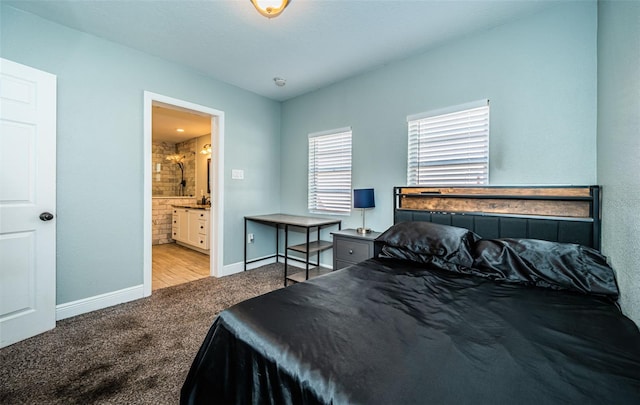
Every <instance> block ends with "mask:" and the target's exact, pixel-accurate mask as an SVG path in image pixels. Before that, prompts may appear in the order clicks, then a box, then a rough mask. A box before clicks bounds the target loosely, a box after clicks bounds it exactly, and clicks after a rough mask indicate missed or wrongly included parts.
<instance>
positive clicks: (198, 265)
mask: <svg viewBox="0 0 640 405" xmlns="http://www.w3.org/2000/svg"><path fill="white" fill-rule="evenodd" d="M211 118H212V117H211V115H208V114H202V113H199V112H196V111H192V110H187V109H184V108H180V107H176V106H172V105H169V104H164V103H160V102H154V103H153V111H152V182H151V184H152V289H153V290H156V289H159V288H164V287H169V286H172V285H176V284H180V283H183V282H188V281H193V280H196V279H199V278H204V277H208V276H209V274H210V270H209V269H210V262H209V260H210V251H211V249H210V240H209V239H210V238H209V235H208V230H209V229H210V227H209V224H208V222H209V220H210V219H209V213H210V206H211V204H210V196H211V190H210V183H211V182H210V178H211V175H212V173H211V128H212V126H211Z"/></svg>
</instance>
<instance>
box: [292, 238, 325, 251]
mask: <svg viewBox="0 0 640 405" xmlns="http://www.w3.org/2000/svg"><path fill="white" fill-rule="evenodd" d="M331 248H333V243H332V242H328V241H326V240H316V241H313V242H309V247H308V248H307V244H306V243H301V244H299V245H293V246H289V247H288V249H289V250H293V251H294V252H300V253H307V252H308V253H310V254H311V253H318V252H322V251H325V250H328V249H331Z"/></svg>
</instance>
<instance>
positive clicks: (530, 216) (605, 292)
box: [181, 186, 640, 404]
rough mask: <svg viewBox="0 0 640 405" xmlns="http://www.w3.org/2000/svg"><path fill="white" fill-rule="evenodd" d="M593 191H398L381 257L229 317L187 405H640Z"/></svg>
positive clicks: (633, 337)
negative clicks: (574, 208) (573, 208)
mask: <svg viewBox="0 0 640 405" xmlns="http://www.w3.org/2000/svg"><path fill="white" fill-rule="evenodd" d="M580 188H581V191H580V193H582V194H580V195H578V196H577V195H574V194H573V193H574V192H575V191H576V190H574V188H573V187H572V188H565V190H562V191H560V193H559V194H558V193H557V192H558V190H557V189H556V188H551V191H552V193H551V194H552V195H550V194H549V192H548V191H542V192H541V190H540V189H539V188H526V189H524V188H520V189H522V190H524V194H517V193H516V194H515V195H514V194H513V191H514V189H516V188H500V189H497V188H486V189H485V191H484V194H482V193H481V194H479V195H478V194H474V193H475V192H476V191H477V190H472V189H471V188H469V189H467V188H463V189H460V188H458V189H455V190H453V189H437V190H433V189H418V188H406V187H397V188H394V206H395V209H394V222H395V224H394V225H393V226H392V227H390V228H389V229H388V230H387V231H385V232H384V233H383V234H382V235H381V236H380V237H379V238H378V240H377V241H376V250H377V253H379V254H378V255H377V256H378V257H374V258H372V259H369V260H367V261H365V262H362V263H359V264H357V265H354V266H351V267H348V268H345V269H342V270H339V271H335V272H332V273H330V274H328V275H325V276H322V277H318V278H316V279H312V280H309V281H306V282H304V283H299V284H295V285H293V286H290V287H287V288H286V289H282V290H277V291H274V292H272V293H269V294H265V295H263V296H259V297H256V298H253V299H250V300H247V301H245V302H242V303H240V304H238V305H235V306H233V307H231V308H229V309H228V310H226V311H223V312H222V313H221V314H220V315H219V316H218V317H217V318H216V320H215V321H214V323H213V325H212V327H211V329H210V330H209V333H208V335H207V336H206V338H205V340H204V342H203V344H202V346H201V348H200V350H199V352H198V353H197V355H196V358H195V360H194V362H193V364H192V367H191V369H190V371H189V374H188V376H187V379H186V381H185V383H184V385H183V388H182V391H181V403H182V404H202V403H222V404H227V403H230V404H233V403H235V404H248V403H254V404H263V403H264V404H430V403H433V404H507V403H508V404H534V403H535V404H550V403H580V404H589V403H594V404H602V403H616V404H627V403H629V404H630V403H640V332H639V331H638V328H637V326H636V325H635V324H634V323H633V322H632V321H631V320H630V319H628V318H626V317H625V316H624V315H623V314H622V313H621V311H620V309H619V307H618V305H617V299H618V288H617V285H616V280H615V276H614V272H613V270H612V269H611V268H610V267H609V266H608V265H607V263H606V259H605V258H604V257H603V256H602V255H601V254H600V253H599V252H598V248H599V244H600V237H599V229H600V212H599V201H600V189H599V188H598V187H595V186H587V187H580ZM522 190H521V192H522ZM567 190H569V191H570V193H567ZM541 193H542V194H541ZM498 195H499V196H502V197H501V198H490V197H496V196H498ZM434 199H435V200H438V201H436V202H434V201H432V200H434ZM426 200H430V201H426ZM440 200H444V201H449V203H448V204H445V205H444V206H445V207H446V208H447V210H443V209H442V208H434V204H435V205H438V204H442V201H440ZM463 200H464V201H463ZM468 200H474V201H475V204H476V205H473V204H474V203H473V201H472V202H469V201H468ZM490 200H491V201H490ZM514 201H516V202H517V203H514ZM523 201H533V202H535V204H532V205H529V206H528V207H525V208H522V207H524V206H527V205H528V204H521V203H522V202H523ZM548 201H551V202H552V204H550V205H547V204H546V202H548ZM567 201H568V202H569V203H570V204H568V205H566V204H564V203H565V202H567ZM540 202H544V203H543V204H540ZM558 203H561V204H558ZM557 205H566V206H569V205H577V206H580V207H581V208H580V209H579V210H578V211H571V210H569V211H567V210H566V207H565V208H562V210H561V211H558V208H557ZM505 206H506V207H507V208H504V207H505ZM551 206H554V207H556V208H550V207H551ZM455 207H458V208H455ZM460 207H462V208H460ZM478 207H481V208H482V210H479V209H478ZM501 207H502V208H501ZM516 207H519V208H516ZM540 207H543V208H540ZM505 211H508V212H505ZM522 211H524V212H522ZM514 212H515V213H514ZM531 221H533V222H531ZM454 224H458V225H459V224H466V225H467V226H455V225H454ZM522 224H525V226H524V227H523V225H522ZM479 230H480V231H482V230H484V231H485V232H488V233H489V234H491V232H494V234H493V235H489V236H487V235H485V234H482V233H479V232H478V231H479ZM532 235H534V236H540V235H545V236H546V239H545V238H533V237H532ZM576 239H577V240H579V241H582V242H583V243H575V240H576Z"/></svg>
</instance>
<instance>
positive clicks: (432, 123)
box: [407, 100, 489, 186]
mask: <svg viewBox="0 0 640 405" xmlns="http://www.w3.org/2000/svg"><path fill="white" fill-rule="evenodd" d="M407 122H408V126H409V158H408V165H407V183H408V184H409V185H411V186H415V185H425V186H431V185H476V184H488V183H489V100H482V101H477V102H474V103H469V104H464V105H460V106H456V107H452V108H448V109H446V110H438V111H431V112H427V113H423V114H417V115H412V116H409V117H407Z"/></svg>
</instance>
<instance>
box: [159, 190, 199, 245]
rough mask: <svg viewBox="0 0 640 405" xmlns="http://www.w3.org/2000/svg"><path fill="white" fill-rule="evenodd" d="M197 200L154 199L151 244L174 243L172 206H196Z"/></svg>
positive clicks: (185, 198) (177, 198) (178, 198)
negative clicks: (172, 235) (172, 236)
mask: <svg viewBox="0 0 640 405" xmlns="http://www.w3.org/2000/svg"><path fill="white" fill-rule="evenodd" d="M195 203H196V200H195V199H194V198H189V197H182V198H180V197H176V198H155V197H154V198H152V205H153V207H152V210H151V220H152V222H153V227H152V236H151V244H152V245H162V244H164V243H172V242H173V239H172V238H171V217H172V215H173V207H172V205H182V204H195Z"/></svg>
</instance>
